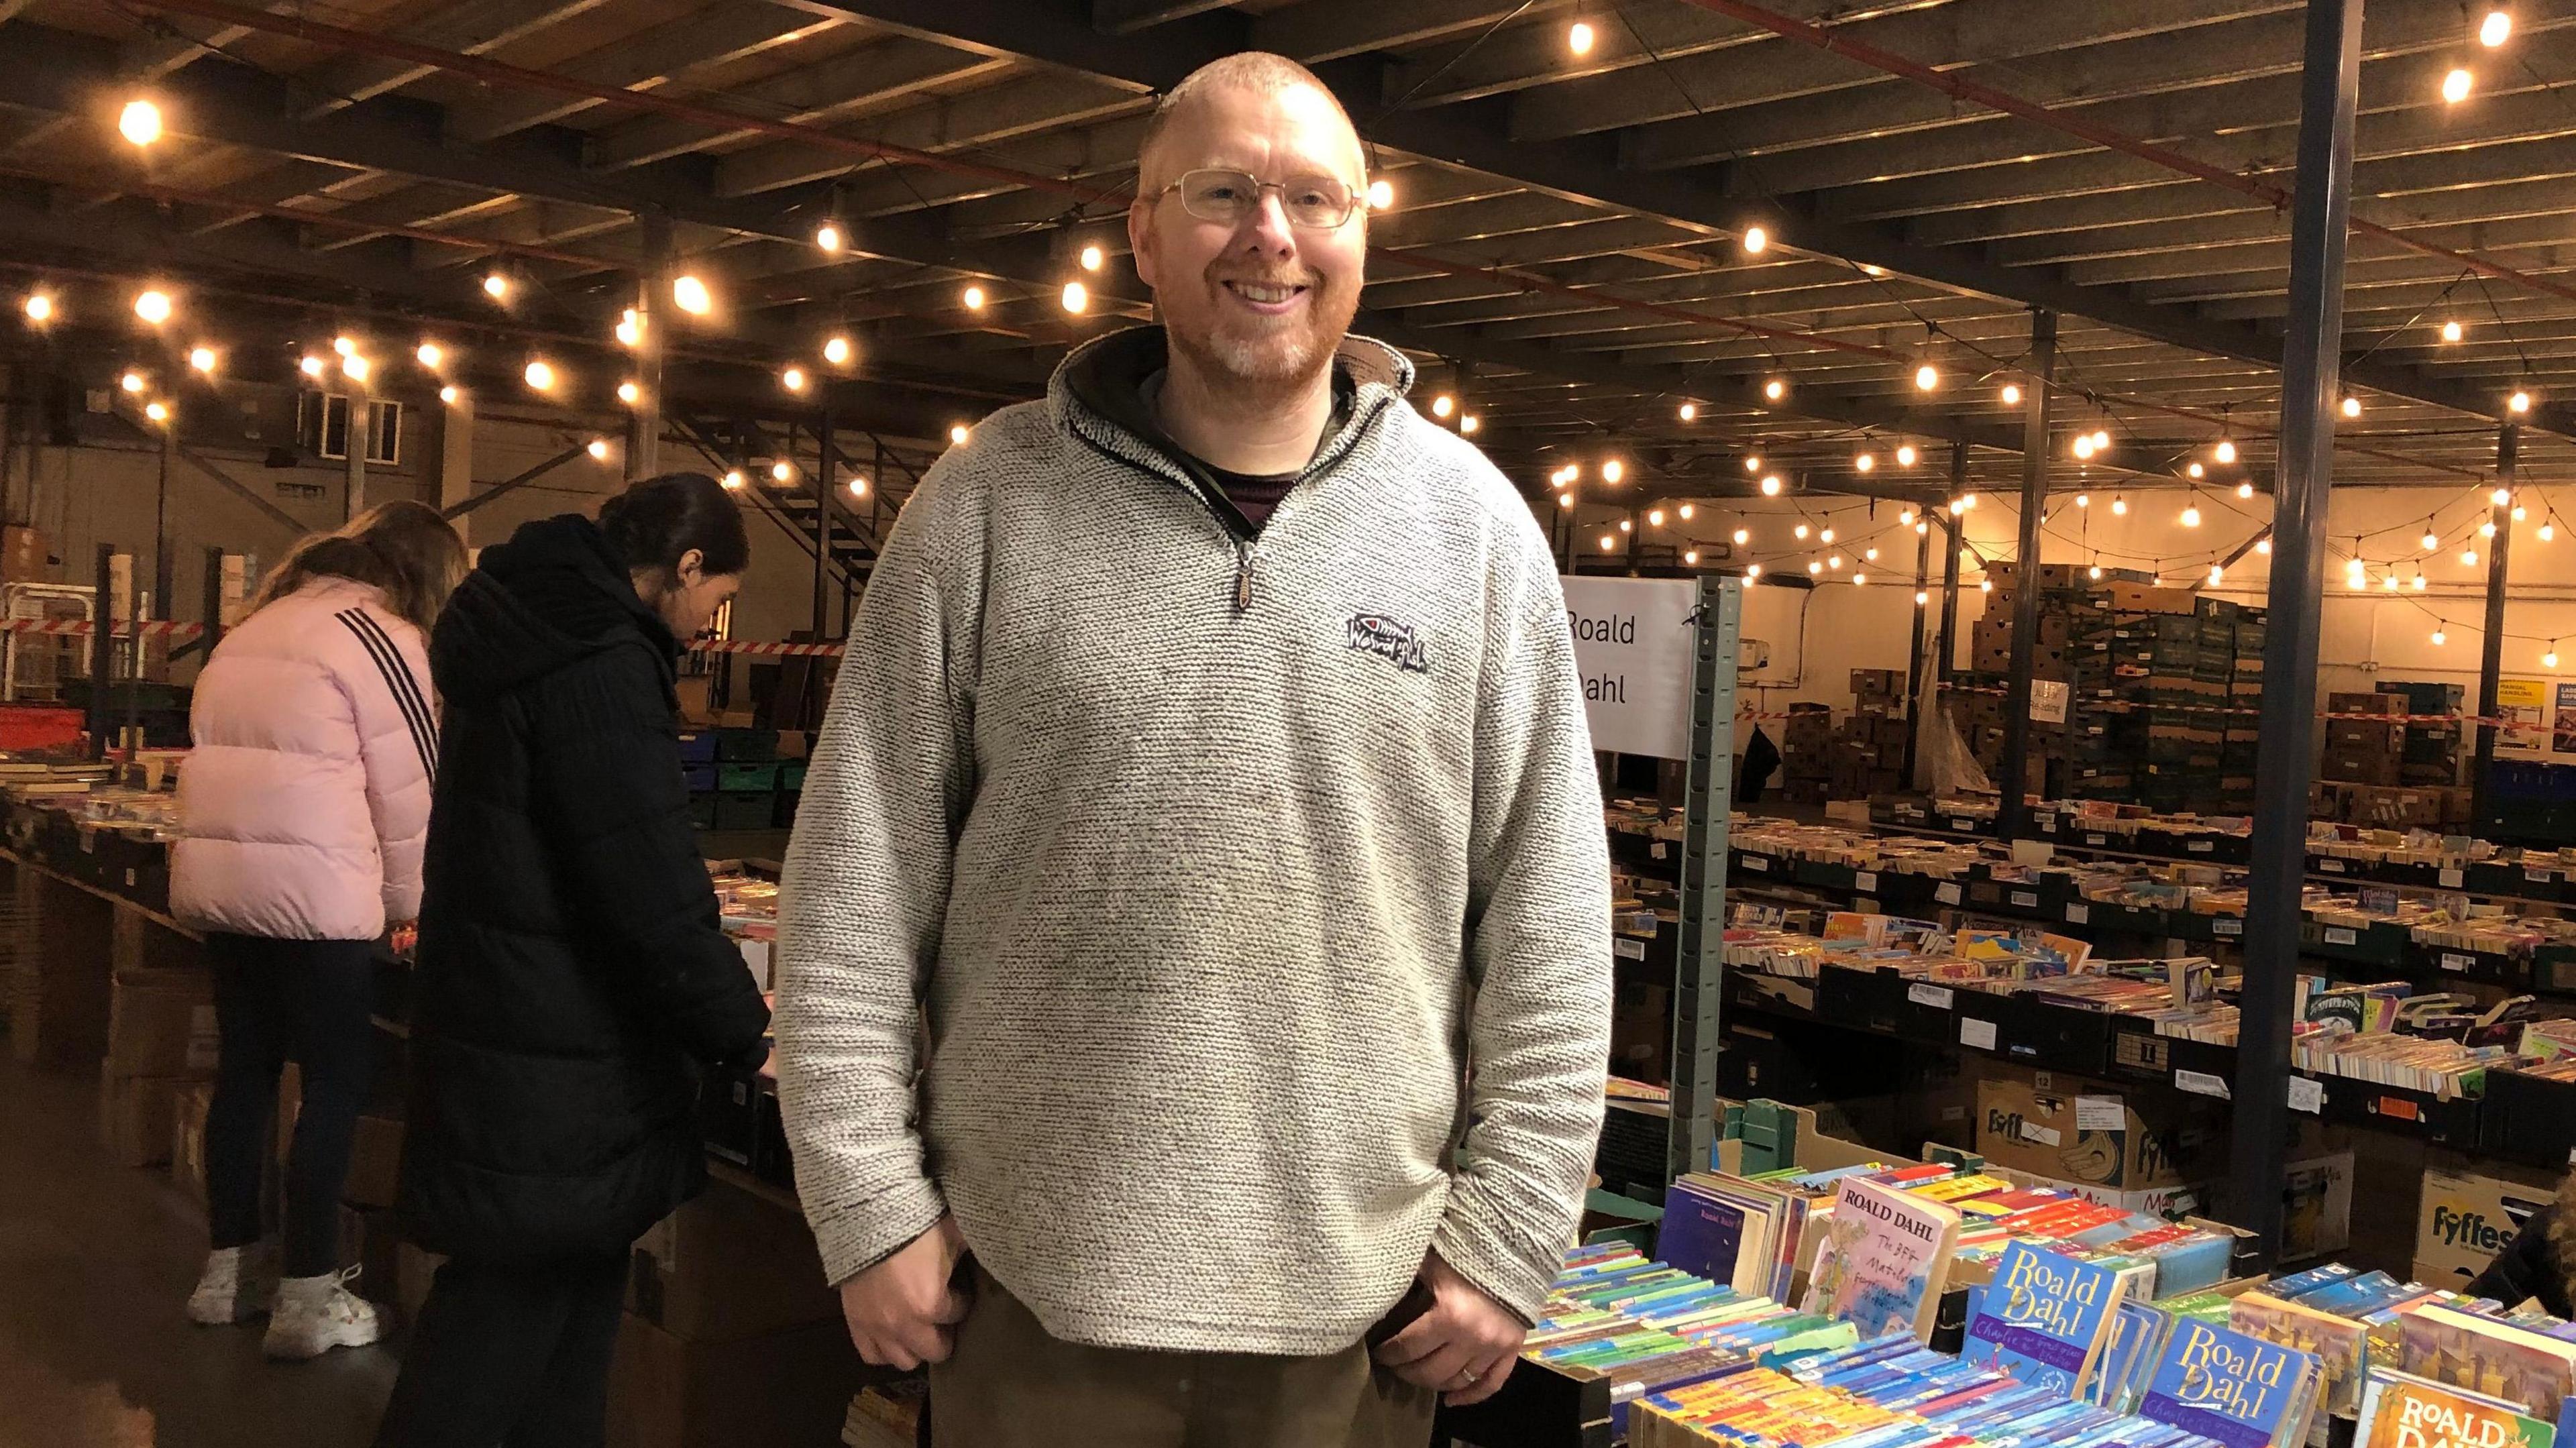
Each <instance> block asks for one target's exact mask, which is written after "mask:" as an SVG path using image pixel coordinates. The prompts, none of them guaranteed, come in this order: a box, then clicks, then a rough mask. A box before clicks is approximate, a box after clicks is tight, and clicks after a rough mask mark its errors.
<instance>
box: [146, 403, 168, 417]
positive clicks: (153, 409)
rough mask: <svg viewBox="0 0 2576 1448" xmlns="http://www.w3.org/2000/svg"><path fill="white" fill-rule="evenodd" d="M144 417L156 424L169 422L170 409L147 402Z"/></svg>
mask: <svg viewBox="0 0 2576 1448" xmlns="http://www.w3.org/2000/svg"><path fill="white" fill-rule="evenodd" d="M143 415H144V416H145V417H148V418H150V419H152V420H153V421H154V422H168V421H169V420H170V409H169V408H167V407H165V406H163V405H162V404H160V403H158V402H147V403H145V404H144V405H143Z"/></svg>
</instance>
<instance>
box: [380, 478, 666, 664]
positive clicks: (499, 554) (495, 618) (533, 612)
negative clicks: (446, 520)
mask: <svg viewBox="0 0 2576 1448" xmlns="http://www.w3.org/2000/svg"><path fill="white" fill-rule="evenodd" d="M638 644H641V645H644V646H645V647H648V648H650V649H651V650H652V651H653V654H654V656H655V657H656V658H658V659H660V660H661V661H662V664H663V666H664V668H665V670H666V671H667V670H669V669H670V668H672V667H673V666H674V664H675V661H676V659H677V656H678V653H679V645H678V643H677V641H675V640H674V639H673V638H672V637H671V630H670V628H669V626H668V625H666V624H664V623H663V622H662V618H661V615H659V614H656V613H655V612H653V610H652V609H651V608H650V607H649V606H647V605H646V604H645V602H644V600H643V599H641V598H638V597H637V596H636V594H635V585H634V584H633V583H632V582H630V581H629V580H628V578H627V569H626V563H625V560H624V559H622V558H620V557H618V556H617V550H616V549H614V548H612V547H610V546H609V542H608V537H607V535H606V534H604V533H602V532H600V531H599V525H598V524H596V523H593V522H592V521H590V520H589V519H588V518H585V517H582V516H581V515H579V514H577V513H566V514H564V515H562V516H560V517H554V518H542V519H539V520H538V521H536V522H534V523H528V524H525V525H523V526H521V528H520V529H519V531H518V532H516V533H514V534H512V535H510V541H509V542H507V543H501V544H496V545H494V546H493V547H490V548H486V549H484V550H483V552H482V556H481V558H480V559H479V560H478V561H477V563H476V566H475V569H474V571H473V572H472V573H469V574H467V575H466V576H465V582H464V583H463V584H462V585H461V586H459V587H458V588H457V590H456V594H455V596H454V597H453V598H450V599H449V600H448V602H447V608H446V609H445V611H443V612H442V613H440V614H439V617H438V628H437V630H436V632H434V633H433V634H432V635H431V636H430V643H429V669H430V675H431V677H432V678H433V679H435V680H436V681H437V684H438V690H439V692H440V693H441V694H443V695H445V696H446V697H448V698H450V699H456V698H472V697H478V696H481V697H489V696H491V695H495V694H501V693H505V692H507V691H509V690H511V689H515V688H517V687H519V686H520V685H522V684H525V683H527V682H529V681H530V680H532V679H538V678H542V677H544V676H545V675H547V674H551V673H554V672H555V671H557V670H559V669H562V668H564V667H566V666H568V665H570V664H572V663H574V662H576V661H578V660H580V659H583V658H587V657H588V656H590V655H592V654H596V653H599V652H601V651H603V650H606V649H612V648H617V647H619V646H621V645H623V646H630V647H631V646H634V645H638Z"/></svg>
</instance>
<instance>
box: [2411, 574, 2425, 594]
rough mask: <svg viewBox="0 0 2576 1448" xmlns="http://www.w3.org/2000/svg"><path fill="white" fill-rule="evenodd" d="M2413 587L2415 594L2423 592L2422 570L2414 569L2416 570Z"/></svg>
mask: <svg viewBox="0 0 2576 1448" xmlns="http://www.w3.org/2000/svg"><path fill="white" fill-rule="evenodd" d="M2413 587H2414V589H2415V591H2416V592H2417V593H2422V592H2423V591H2424V570H2423V569H2420V568H2418V569H2416V570H2415V582H2414V584H2413Z"/></svg>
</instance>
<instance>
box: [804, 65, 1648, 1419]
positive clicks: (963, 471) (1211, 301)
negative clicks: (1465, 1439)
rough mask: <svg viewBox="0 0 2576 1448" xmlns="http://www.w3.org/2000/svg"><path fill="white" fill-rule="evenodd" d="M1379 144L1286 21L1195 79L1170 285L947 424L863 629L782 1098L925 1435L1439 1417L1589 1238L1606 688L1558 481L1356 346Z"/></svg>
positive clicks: (840, 728)
mask: <svg viewBox="0 0 2576 1448" xmlns="http://www.w3.org/2000/svg"><path fill="white" fill-rule="evenodd" d="M1367 181H1368V177H1367V171H1366V165H1365V162H1364V159H1363V156H1362V152H1361V147H1360V143H1359V138H1358V136H1357V135H1356V134H1355V133H1354V132H1353V130H1352V128H1351V124H1350V121H1349V118H1348V117H1347V116H1345V115H1344V114H1343V112H1342V109H1341V107H1340V105H1339V104H1338V103H1337V102H1336V101H1335V100H1334V99H1333V97H1332V95H1331V93H1330V92H1328V91H1326V90H1325V89H1324V88H1323V87H1322V86H1321V85H1320V84H1318V83H1317V82H1316V81H1315V79H1314V77H1313V76H1311V75H1310V74H1308V73H1307V72H1306V71H1305V70H1304V69H1302V68H1301V67H1299V66H1297V65H1296V64H1294V63H1293V62H1290V61H1287V60H1284V59H1281V58H1280V57H1277V56H1271V55H1257V54H1256V55H1241V56H1235V57H1232V58H1230V59H1227V60H1224V61H1220V62H1217V63H1216V64H1214V65H1211V66H1208V67H1207V68H1205V69H1203V70H1201V71H1199V72H1198V73H1197V74H1196V75H1193V76H1192V77H1190V78H1189V79H1188V80H1187V81H1184V82H1183V83H1182V84H1181V85H1179V86H1178V87H1176V88H1175V89H1174V90H1173V92H1172V93H1171V95H1170V96H1169V97H1168V98H1167V99H1166V100H1165V101H1164V103H1163V105H1162V107H1161V108H1160V109H1159V110H1158V111H1157V112H1156V114H1155V117H1154V120H1153V123H1152V125H1151V127H1150V128H1149V130H1148V132H1147V136H1146V141H1145V144H1144V148H1143V155H1142V157H1141V161H1140V176H1139V181H1138V187H1137V200H1136V202H1135V205H1134V206H1133V208H1132V209H1131V210H1130V211H1129V213H1128V219H1127V226H1128V235H1129V238H1130V240H1131V241H1132V243H1133V246H1134V251H1135V260H1136V269H1137V272H1138V274H1139V275H1140V276H1141V277H1142V278H1143V279H1144V280H1145V282H1146V284H1147V285H1148V286H1150V287H1152V288H1153V290H1154V298H1155V303H1156V307H1157V310H1158V312H1159V313H1160V317H1161V323H1162V324H1161V325H1160V326H1158V327H1141V328H1137V329H1135V330H1132V331H1127V332H1122V333H1119V334H1117V335H1114V336H1110V337H1105V338H1102V339H1100V340H1099V341H1096V342H1093V343H1091V344H1089V345H1087V346H1085V347H1083V348H1081V349H1079V350H1077V351H1076V352H1075V353H1074V354H1073V355H1072V356H1071V357H1069V358H1068V359H1066V361H1065V363H1064V365H1063V367H1062V368H1061V369H1060V370H1059V371H1058V372H1057V374H1056V377H1055V380H1054V382H1053V384H1052V385H1051V387H1050V388H1049V391H1048V396H1047V399H1046V401H1045V402H1043V403H1032V404H1027V405H1024V406H1019V407H1013V408H1008V409H1005V410H1004V411H1002V412H1000V413H998V414H996V415H995V416H993V417H991V418H989V419H987V420H986V421H985V423H984V424H983V425H982V426H980V427H979V428H977V429H976V431H975V434H974V439H973V441H972V442H971V443H969V444H966V445H964V446H962V447H960V448H958V449H957V450H955V451H953V452H951V453H950V454H949V455H948V456H947V457H946V458H944V459H943V460H941V462H940V463H939V465H938V466H937V467H935V468H933V469H932V470H931V472H930V474H929V476H928V477H927V478H926V479H925V480H924V481H923V483H922V486H921V489H920V491H919V492H918V493H916V494H915V496H914V498H913V500H912V501H911V503H910V504H909V506H907V507H906V508H905V510H904V513H903V517H902V520H901V522H900V523H899V524H898V525H897V527H896V529H895V532H894V535H893V536H892V537H891V538H890V539H889V540H888V541H887V544H886V547H885V550H884V554H883V556H882V557H881V558H880V560H879V561H878V563H877V565H876V570H875V575H874V577H873V579H872V580H871V581H870V583H869V586H868V592H867V597H866V599H865V602H864V603H863V605H862V607H861V609H860V612H859V616H858V619H857V621H856V623H855V625H854V628H853V631H852V636H851V638H850V642H849V649H848V653H847V656H846V658H845V659H844V662H843V664H842V668H841V675H840V682H839V684H838V686H837V689H836V692H835V696H834V698H833V702H832V708H831V711H830V714H829V717H828V718H827V719H826V720H825V722H824V726H823V731H822V735H821V737H820V739H819V740H818V741H817V744H816V747H815V753H814V758H813V761H812V764H811V767H810V769H809V771H808V773H807V775H806V780H805V793H804V798H803V802H802V807H801V809H800V811H799V814H798V818H797V830H796V838H795V841H794V844H793V845H792V846H791V848H790V850H789V852H788V864H787V876H786V884H785V894H784V901H783V910H782V914H781V922H780V923H781V928H780V942H779V950H780V955H779V958H780V964H781V984H780V989H779V999H778V1038H779V1060H780V1075H779V1081H780V1091H781V1097H782V1100H783V1102H784V1105H785V1107H786V1113H787V1127H788V1134H789V1138H790V1140H791V1142H792V1143H793V1145H794V1148H795V1154H796V1165H797V1180H798V1185H799V1190H800V1191H801V1193H802V1195H803V1198H804V1202H805V1209H806V1213H807V1215H808V1217H809V1218H810V1219H811V1220H812V1222H813V1225H814V1231H815V1236H816V1239H817V1241H818V1243H819V1244H820V1246H821V1248H822V1253H823V1262H824V1266H825V1268H826V1270H827V1271H828V1272H829V1273H830V1275H831V1277H832V1280H833V1281H835V1282H837V1283H839V1284H841V1295H842V1302H843V1307H844V1309H845V1313H846V1315H847V1317H848V1319H849V1325H850V1331H851V1335H852V1337H853V1339H854V1340H855V1341H856V1342H857V1344H858V1347H859V1349H860V1351H861V1353H862V1354H864V1355H865V1356H866V1357H867V1358H868V1359H869V1360H870V1361H872V1362H879V1363H891V1364H894V1365H897V1366H902V1367H910V1366H912V1365H913V1364H915V1363H919V1362H929V1363H933V1364H935V1365H936V1366H935V1367H934V1368H933V1370H932V1379H931V1382H932V1413H933V1417H934V1419H935V1422H936V1425H937V1437H938V1441H939V1442H940V1443H941V1444H942V1445H969V1444H971V1445H976V1448H1015V1445H1022V1444H1029V1445H1035V1444H1041V1443H1043V1444H1047V1445H1051V1448H1081V1445H1094V1444H1096V1445H1102V1448H1109V1445H1116V1448H1164V1445H1170V1448H1181V1445H1189V1448H1199V1445H1207V1448H1219V1445H1223V1448H1235V1445H1279V1448H1310V1445H1311V1448H1340V1445H1345V1444H1352V1445H1357V1444H1371V1445H1376V1444H1384V1445H1389V1448H1395V1445H1404V1448H1419V1445H1421V1444H1423V1443H1424V1442H1426V1441H1427V1439H1428V1436H1429V1429H1430V1422H1431V1413H1432V1409H1433V1406H1434V1403H1435V1400H1436V1399H1437V1398H1438V1397H1439V1396H1440V1395H1443V1394H1445V1395H1447V1397H1448V1398H1449V1400H1450V1401H1452V1402H1458V1403H1466V1402H1473V1401H1477V1400H1480V1399H1482V1398H1484V1397H1486V1396H1489V1395H1490V1394H1492V1393H1493V1392H1494V1391H1495V1390H1496V1389H1497V1388H1498V1387H1500V1386H1501V1384H1502V1382H1503V1380H1504V1378H1505V1377H1506V1376H1507V1375H1508V1374H1509V1372H1510V1370H1511V1365H1512V1362H1513V1360H1514V1358H1515V1355H1516V1354H1517V1352H1518V1350H1519V1347H1520V1344H1521V1340H1522V1336H1523V1332H1524V1328H1525V1324H1526V1323H1527V1321H1528V1320H1529V1319H1530V1317H1531V1316H1532V1314H1533V1313H1534V1312H1535V1310H1536V1309H1537V1307H1538V1306H1539V1304H1540V1302H1541V1300H1542V1299H1543V1298H1544V1296H1545V1294H1546V1290H1547V1285H1548V1282H1549V1279H1550V1277H1551V1276H1552V1274H1553V1269H1554V1264H1555V1262H1556V1260H1557V1257H1558V1254H1559V1251H1560V1249H1561V1248H1562V1247H1563V1246H1564V1245H1565V1244H1566V1242H1567V1241H1568V1240H1569V1238H1570V1235H1571V1233H1572V1230H1573V1227H1574V1223H1575V1219H1576V1215H1577V1211H1578V1208H1579V1205H1580V1201H1581V1196H1582V1190H1583V1183H1584V1180H1585V1174H1586V1173H1587V1171H1588V1170H1589V1168H1590V1164H1591V1157H1592V1147H1593V1141H1594V1138H1595V1136H1596V1135H1597V1133H1598V1132H1599V1129H1600V1122H1601V1087H1602V1074H1603V1067H1604V1063H1605V1061H1606V1059H1607V1055H1608V1045H1609V990H1610V965H1609V962H1610V935H1609V865H1608V860H1607V856H1606V850H1605V844H1604V836H1603V832H1602V824H1601V801H1600V791H1599V786H1598V782H1597V779H1596V777H1595V775H1594V770H1593V763H1592V756H1591V747H1590V740H1589V737H1588V734H1587V732H1586V728H1585V723H1584V713H1583V700H1582V695H1581V692H1580V688H1579V686H1578V683H1577V680H1576V674H1575V668H1574V658H1573V649H1572V644H1571V641H1570V639H1569V637H1568V635H1567V632H1566V626H1565V613H1564V604H1563V600H1562V598H1561V596H1560V594H1559V592H1558V589H1557V583H1556V575H1555V570H1554V566H1553V562H1552V560H1551V558H1550V556H1549V553H1548V549H1547V545H1546V542H1545V540H1544V539H1543V538H1542V537H1541V536H1540V533H1539V530H1538V526H1537V524H1536V522H1535V521H1534V520H1533V519H1532V518H1531V516H1530V512H1529V509H1528V507H1527V506H1526V505H1525V504H1524V503H1523V502H1522V500H1521V499H1520V497H1519V496H1518V495H1517V494H1515V493H1514V492H1513V490H1512V488H1511V486H1510V485H1509V484H1508V483H1506V482H1505V481H1504V480H1503V479H1502V477H1501V476H1500V475H1498V474H1497V473H1496V472H1495V471H1494V469H1493V468H1492V466H1491V465H1490V464H1488V463H1487V462H1486V461H1485V459H1484V457H1483V456H1482V455H1481V454H1480V453H1478V452H1477V451H1476V450H1475V449H1474V448H1472V447H1470V446H1469V445H1467V444H1466V443H1465V442H1463V441H1461V440H1460V439H1459V438H1457V437H1455V436H1453V435H1451V434H1450V433H1449V432H1447V431H1446V430H1444V429H1442V428H1439V427H1436V426H1434V425H1433V424H1432V423H1430V422H1428V421H1426V420H1425V419H1424V418H1422V417H1421V416H1420V415H1418V414H1417V413H1416V412H1415V411H1414V410H1413V408H1412V407H1411V406H1410V405H1409V404H1408V403H1406V401H1405V400H1404V391H1405V388H1406V387H1407V385H1408V384H1409V383H1410V382H1411V380H1412V369H1411V366H1410V365H1409V364H1408V363H1407V362H1406V361H1405V359H1404V358H1403V357H1402V356H1400V355H1399V354H1397V353H1395V352H1394V351H1392V350H1391V349H1389V348H1386V347H1384V346H1381V345H1379V344H1377V343H1374V342H1369V341H1366V340H1364V339H1361V338H1355V337H1349V336H1348V335H1347V332H1348V329H1349V327H1350V323H1351V318H1352V316H1353V315H1354V314H1355V312H1356V310H1357V307H1358V302H1359V293H1360V285H1361V278H1362V271H1363V263H1364V260H1365V257H1366V254H1367V227H1368V218H1367V214H1366V207H1365V202H1364V198H1365V195H1366V187H1367ZM923 1018H926V1020H927V1022H928V1026H929V1039H930V1042H931V1046H930V1051H929V1055H928V1058H927V1060H926V1061H923V1060H920V1059H917V1052H916V1039H917V1037H916V1021H917V1020H919V1019H923Z"/></svg>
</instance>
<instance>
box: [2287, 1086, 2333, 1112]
mask: <svg viewBox="0 0 2576 1448" xmlns="http://www.w3.org/2000/svg"><path fill="white" fill-rule="evenodd" d="M2290 1109H2291V1110H2292V1111H2304V1112H2306V1113H2308V1114H2309V1115H2310V1116H2322V1115H2324V1114H2325V1109H2326V1083H2324V1082H2323V1081H2320V1080H2318V1079H2316V1078H2315V1077H2313V1076H2293V1077H2291V1078H2290Z"/></svg>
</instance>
